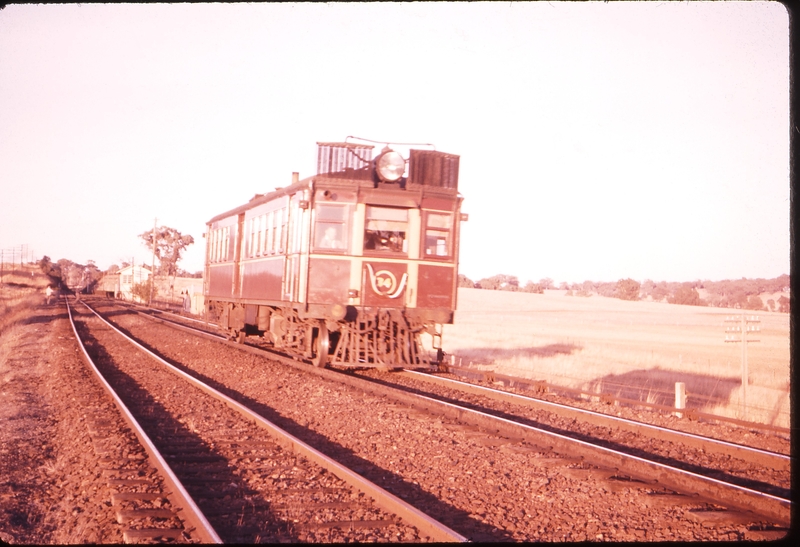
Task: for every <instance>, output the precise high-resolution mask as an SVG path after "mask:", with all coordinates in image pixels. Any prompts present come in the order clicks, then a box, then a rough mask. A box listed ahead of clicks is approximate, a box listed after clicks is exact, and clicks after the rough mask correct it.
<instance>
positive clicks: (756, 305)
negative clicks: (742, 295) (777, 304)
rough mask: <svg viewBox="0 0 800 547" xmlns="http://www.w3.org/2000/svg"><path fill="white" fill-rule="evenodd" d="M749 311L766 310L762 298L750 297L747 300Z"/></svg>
mask: <svg viewBox="0 0 800 547" xmlns="http://www.w3.org/2000/svg"><path fill="white" fill-rule="evenodd" d="M747 309H748V310H763V309H764V301H763V300H761V297H759V296H756V295H754V294H753V295H750V297H749V298H748V299H747Z"/></svg>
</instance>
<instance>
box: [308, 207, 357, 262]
mask: <svg viewBox="0 0 800 547" xmlns="http://www.w3.org/2000/svg"><path fill="white" fill-rule="evenodd" d="M348 217H349V215H348V207H347V205H339V204H336V205H334V204H329V203H326V204H322V203H320V204H319V205H317V210H316V228H315V231H314V248H315V249H316V250H318V251H323V252H337V251H338V252H344V251H346V250H347V240H348V237H347V233H348V225H347V219H348Z"/></svg>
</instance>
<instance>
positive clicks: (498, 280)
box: [475, 274, 519, 291]
mask: <svg viewBox="0 0 800 547" xmlns="http://www.w3.org/2000/svg"><path fill="white" fill-rule="evenodd" d="M475 286H476V287H477V288H479V289H489V290H494V291H517V290H519V279H517V277H516V276H514V275H505V274H497V275H493V276H492V277H486V278H484V279H481V280H479V281H478V282H477V283H476V284H475Z"/></svg>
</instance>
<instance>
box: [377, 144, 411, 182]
mask: <svg viewBox="0 0 800 547" xmlns="http://www.w3.org/2000/svg"><path fill="white" fill-rule="evenodd" d="M375 168H376V170H377V171H378V177H379V178H380V179H381V180H382V181H384V182H396V181H398V180H400V178H401V177H402V176H403V173H405V171H406V160H404V159H403V156H401V155H400V154H398V153H397V152H395V151H394V150H387V151H385V152H383V153H382V154H381V155H380V156H378V157H377V158H376V160H375Z"/></svg>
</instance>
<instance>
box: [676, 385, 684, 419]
mask: <svg viewBox="0 0 800 547" xmlns="http://www.w3.org/2000/svg"><path fill="white" fill-rule="evenodd" d="M675 408H676V409H679V410H683V409H684V408H686V384H685V383H683V382H675ZM675 415H676V416H677V417H678V418H683V412H676V413H675Z"/></svg>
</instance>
